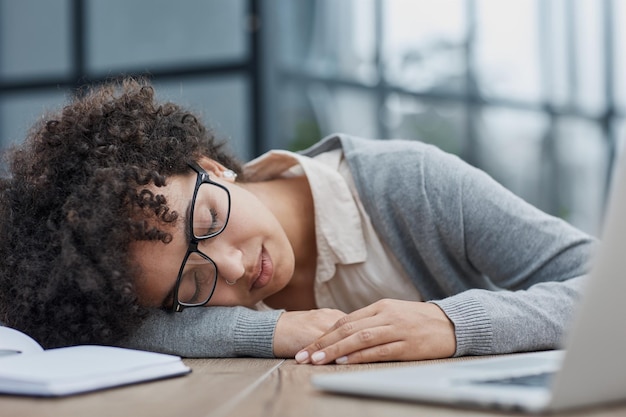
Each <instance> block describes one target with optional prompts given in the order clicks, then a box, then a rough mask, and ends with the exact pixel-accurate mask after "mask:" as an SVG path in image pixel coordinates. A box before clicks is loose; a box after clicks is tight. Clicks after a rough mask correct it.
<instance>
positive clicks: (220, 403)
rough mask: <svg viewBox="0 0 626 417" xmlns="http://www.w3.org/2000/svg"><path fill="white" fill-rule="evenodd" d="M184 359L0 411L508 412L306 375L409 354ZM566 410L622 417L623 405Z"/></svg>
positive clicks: (5, 399) (214, 415)
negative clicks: (312, 359)
mask: <svg viewBox="0 0 626 417" xmlns="http://www.w3.org/2000/svg"><path fill="white" fill-rule="evenodd" d="M185 363H186V364H187V365H189V366H190V367H191V368H192V369H193V372H192V373H191V374H189V375H187V376H184V377H179V378H173V379H167V380H162V381H154V382H148V383H143V384H139V385H133V386H128V387H121V388H115V389H110V390H106V391H100V392H95V393H90V394H84V395H78V396H73V397H67V398H58V399H36V398H26V397H13V396H0V410H1V411H0V414H1V415H3V416H11V417H18V416H20V417H21V416H29V417H31V416H38V417H39V416H40V417H45V416H65V417H74V416H76V417H79V416H80V417H84V416H89V417H97V416H125V415H133V416H151V417H160V416H163V417H173V416H185V417H195V416H198V417H200V416H203V417H218V416H219V417H222V416H233V417H248V416H250V417H253V416H259V417H274V416H275V417H282V416H286V417H287V416H288V417H292V416H298V417H308V416H341V417H352V416H355V417H368V416H385V417H396V416H397V417H400V416H407V417H408V416H412V417H414V416H432V417H437V416H461V415H462V416H499V415H508V414H506V413H503V414H499V413H494V412H490V411H480V410H463V409H454V408H446V407H439V406H429V405H421V404H411V403H402V402H394V401H387V400H376V399H369V398H357V397H348V396H340V395H333V394H326V393H322V392H319V391H317V390H315V389H314V388H313V387H312V386H311V384H310V382H309V378H310V376H311V375H312V374H314V373H322V372H337V371H342V370H360V369H373V368H381V367H389V366H406V365H412V364H415V362H404V363H399V362H395V363H383V364H370V365H344V366H340V365H326V366H310V365H298V364H296V363H295V361H293V360H282V359H251V358H238V359H185ZM518 415H519V414H518ZM567 415H575V416H607V417H609V416H611V417H613V416H625V417H626V405H622V406H611V407H606V408H601V409H594V410H592V411H590V410H584V411H580V412H576V413H571V414H567Z"/></svg>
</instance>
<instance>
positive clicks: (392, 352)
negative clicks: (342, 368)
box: [335, 341, 406, 365]
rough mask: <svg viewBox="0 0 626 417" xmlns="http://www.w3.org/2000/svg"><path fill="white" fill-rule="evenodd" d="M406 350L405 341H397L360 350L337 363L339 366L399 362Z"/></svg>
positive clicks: (338, 360)
mask: <svg viewBox="0 0 626 417" xmlns="http://www.w3.org/2000/svg"><path fill="white" fill-rule="evenodd" d="M405 350H406V344H405V343H404V342H403V341H396V342H391V343H386V344H383V345H377V346H373V347H370V348H366V349H363V350H359V351H357V352H353V353H351V354H349V355H345V356H340V357H338V358H337V359H336V360H335V363H337V364H339V365H348V364H357V363H373V362H388V361H391V360H398V358H400V357H401V356H403V353H404V351H405Z"/></svg>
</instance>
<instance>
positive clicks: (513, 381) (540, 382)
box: [479, 372, 554, 387]
mask: <svg viewBox="0 0 626 417" xmlns="http://www.w3.org/2000/svg"><path fill="white" fill-rule="evenodd" d="M553 376H554V372H543V373H540V374H532V375H523V376H515V377H510V378H501V379H490V380H485V381H479V382H480V383H482V384H497V385H522V386H526V387H547V386H548V385H550V381H551V380H552V377H553Z"/></svg>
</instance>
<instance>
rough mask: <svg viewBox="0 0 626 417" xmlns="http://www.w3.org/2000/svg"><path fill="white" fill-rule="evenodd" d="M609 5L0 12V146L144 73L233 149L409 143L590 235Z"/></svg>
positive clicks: (294, 4) (287, 5) (96, 5)
mask: <svg viewBox="0 0 626 417" xmlns="http://www.w3.org/2000/svg"><path fill="white" fill-rule="evenodd" d="M619 16H621V17H622V18H623V17H624V16H626V0H507V1H501V0H437V1H426V0H177V1H171V0H0V149H3V148H6V147H8V146H10V144H12V143H19V142H20V141H21V140H22V138H23V137H24V134H25V132H26V131H27V129H28V127H29V126H30V125H31V124H32V123H33V122H34V121H35V120H36V119H37V117H39V116H40V115H41V114H42V112H44V111H45V110H47V109H50V108H56V107H59V106H62V105H63V103H64V102H65V101H66V100H67V99H68V97H70V96H71V94H73V92H74V91H75V89H76V88H77V87H80V86H81V85H83V84H86V83H91V82H101V81H104V80H107V79H110V78H112V77H118V76H119V75H121V74H126V75H148V76H149V77H150V79H151V80H152V81H153V83H154V84H155V85H156V88H157V94H158V95H159V97H160V98H161V99H166V100H173V101H176V102H179V103H182V104H184V105H186V106H189V107H191V108H193V109H194V110H196V111H197V112H199V113H200V114H201V115H203V118H204V121H205V122H206V123H207V124H208V125H210V126H211V127H212V128H213V129H214V130H215V131H216V132H217V133H218V135H219V136H222V137H224V138H228V139H230V141H231V144H232V147H233V149H234V150H235V152H236V153H237V155H238V156H239V157H240V158H242V159H249V158H252V157H254V156H257V155H259V154H260V153H262V152H264V151H266V150H268V149H270V148H287V149H291V150H298V149H302V148H304V147H306V146H308V145H310V144H312V143H314V142H316V141H317V140H319V139H320V138H321V137H323V136H325V135H327V134H330V133H333V132H345V133H350V134H353V135H358V136H363V137H370V138H380V139H385V138H406V139H419V140H422V141H425V142H429V143H433V144H436V145H438V146H440V147H441V148H443V149H444V150H446V151H449V152H452V153H455V154H457V155H459V156H460V157H461V158H463V159H465V160H466V161H468V162H469V163H471V164H473V165H475V166H477V167H480V168H482V169H484V170H485V171H487V172H488V173H489V174H491V175H492V176H493V177H495V178H496V179H497V180H498V181H500V182H501V183H502V184H503V185H505V186H506V187H507V188H509V189H510V190H512V191H513V192H515V193H516V194H518V195H520V196H521V197H523V198H524V199H526V200H527V201H529V202H531V203H532V204H534V205H536V206H538V207H540V208H541V209H543V210H545V211H547V212H549V213H552V214H555V215H557V216H560V217H562V218H564V219H566V220H568V221H569V222H571V223H573V224H574V225H576V226H578V227H580V228H582V229H583V230H586V231H587V232H590V233H594V234H598V233H599V232H600V224H601V219H602V215H603V209H604V205H605V201H606V195H607V191H608V189H609V187H610V180H611V173H612V170H613V168H614V166H615V160H616V156H617V154H618V152H619V149H620V148H621V143H622V141H623V139H624V138H625V137H626V77H625V76H624V71H626V27H625V26H624V25H623V24H620V22H619V20H618V19H619Z"/></svg>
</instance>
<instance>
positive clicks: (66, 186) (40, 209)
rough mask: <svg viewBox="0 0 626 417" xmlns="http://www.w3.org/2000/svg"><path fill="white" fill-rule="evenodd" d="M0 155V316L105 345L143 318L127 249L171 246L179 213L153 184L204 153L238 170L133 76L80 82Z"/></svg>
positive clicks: (36, 332)
mask: <svg viewBox="0 0 626 417" xmlns="http://www.w3.org/2000/svg"><path fill="white" fill-rule="evenodd" d="M5 156H6V158H7V165H8V167H9V171H10V176H9V177H8V178H2V179H0V322H4V324H6V325H9V326H11V327H14V328H16V329H19V330H21V331H23V332H25V333H27V334H29V335H31V336H32V337H34V338H35V339H36V340H37V341H39V342H40V343H41V344H42V345H43V346H44V347H46V348H50V347H57V346H65V345H72V344H89V343H97V344H112V343H115V342H116V341H117V340H119V339H121V338H123V337H125V336H127V335H128V334H129V333H130V332H132V331H133V329H135V328H136V327H137V326H138V325H140V323H141V321H142V319H143V318H144V317H145V316H146V314H147V312H148V310H147V309H146V308H144V307H142V306H140V305H139V303H138V298H137V295H136V293H135V289H134V284H133V283H134V280H135V279H136V277H137V274H138V267H137V266H134V265H133V264H132V263H131V261H130V256H129V246H130V244H131V243H132V242H133V241H135V240H161V241H163V242H165V243H167V242H169V240H171V236H170V235H169V234H168V233H167V232H166V231H164V230H162V229H165V228H163V227H162V226H163V225H164V224H165V223H172V222H175V221H176V220H177V213H176V212H174V211H170V210H169V208H168V206H167V201H166V199H165V198H164V197H163V196H162V195H159V194H157V193H156V192H152V191H150V188H151V189H153V190H154V189H158V188H154V186H156V187H160V186H163V185H164V184H165V181H166V179H167V177H168V176H170V175H177V174H183V173H187V172H188V170H189V167H188V166H187V162H188V161H190V160H198V159H199V158H200V157H202V156H208V157H209V158H212V159H214V160H216V161H218V162H220V163H222V164H223V165H225V166H228V167H229V168H231V169H233V170H234V171H235V172H237V173H238V174H239V175H241V165H240V162H239V161H237V160H236V159H235V158H233V157H232V156H231V155H230V154H229V152H228V151H227V150H226V148H225V147H224V142H223V141H218V140H217V139H216V138H215V136H214V135H213V133H212V132H211V131H210V130H208V129H207V128H206V127H205V126H204V125H203V124H202V123H201V122H200V119H199V118H198V117H197V116H196V115H194V114H193V113H191V112H189V111H187V110H185V109H183V108H182V107H180V106H178V105H176V104H173V103H169V102H164V103H159V102H157V101H156V99H155V93H154V89H153V88H152V86H151V85H150V83H149V81H147V80H145V79H135V78H125V79H122V80H118V81H110V82H108V83H106V84H103V85H99V86H96V85H94V86H90V87H85V88H84V89H82V90H80V91H79V92H78V94H76V95H75V96H74V98H73V99H72V100H71V102H70V103H69V104H68V105H66V106H65V107H63V108H62V109H61V110H59V111H58V112H55V113H51V114H48V115H46V116H45V118H43V119H41V121H40V122H38V123H37V124H36V125H35V126H33V128H32V129H31V130H30V132H29V133H28V135H27V137H26V139H25V141H24V142H23V143H22V144H20V145H17V146H15V147H13V148H11V149H10V150H9V151H7V153H6V155H5ZM149 185H150V186H152V187H148V186H149ZM160 227H161V229H160Z"/></svg>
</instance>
